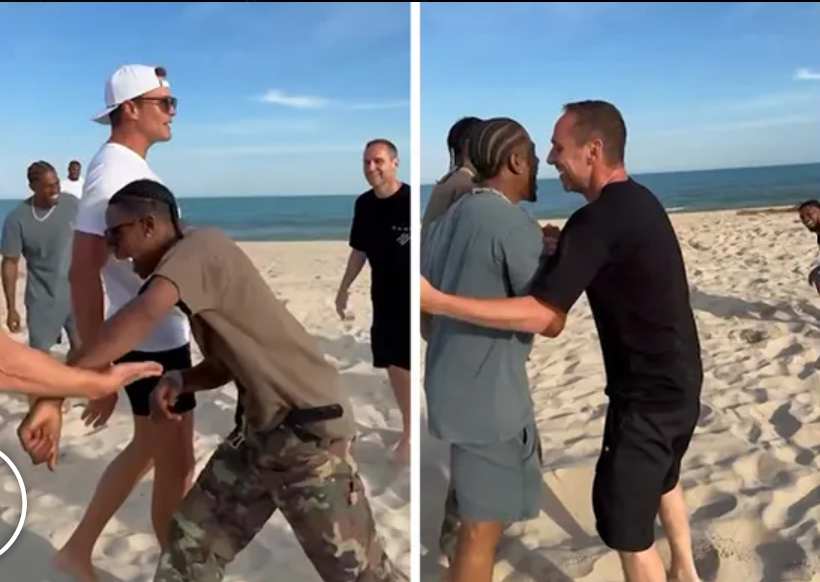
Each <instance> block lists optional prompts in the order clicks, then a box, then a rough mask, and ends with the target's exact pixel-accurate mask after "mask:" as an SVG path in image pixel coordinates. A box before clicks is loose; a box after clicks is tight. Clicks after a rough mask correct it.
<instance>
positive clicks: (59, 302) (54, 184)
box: [0, 161, 79, 352]
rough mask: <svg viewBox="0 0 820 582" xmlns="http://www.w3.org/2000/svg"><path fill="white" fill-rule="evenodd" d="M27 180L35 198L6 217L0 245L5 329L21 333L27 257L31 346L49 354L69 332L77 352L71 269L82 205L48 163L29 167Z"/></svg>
mask: <svg viewBox="0 0 820 582" xmlns="http://www.w3.org/2000/svg"><path fill="white" fill-rule="evenodd" d="M27 178H28V184H29V188H30V189H31V191H32V192H33V195H32V196H30V197H29V198H27V199H26V200H24V201H23V202H21V203H20V204H19V205H17V207H16V208H15V209H14V210H12V211H11V212H10V213H9V214H8V215H7V216H6V219H5V222H4V224H3V236H2V241H0V253H2V255H3V260H2V263H0V265H1V266H0V271H2V279H3V292H4V294H5V297H6V310H7V311H6V326H7V327H8V330H9V331H10V332H11V333H19V332H20V331H22V326H21V317H20V312H19V311H18V309H17V279H18V275H19V271H20V259H21V258H23V259H25V265H26V290H25V295H24V300H23V301H24V306H25V309H26V328H27V330H28V344H29V346H31V347H32V348H34V349H36V350H40V351H42V352H50V350H51V348H52V347H53V346H54V345H55V344H56V343H58V341H59V340H60V337H61V334H62V332H63V330H65V332H66V335H67V337H68V340H69V344H70V347H71V350H75V349H76V348H77V347H78V346H79V337H78V335H77V330H76V327H75V324H74V317H73V315H72V311H71V293H70V290H69V285H68V267H69V263H70V260H71V240H72V236H73V233H74V222H75V220H76V219H77V207H78V204H79V201H78V200H77V198H76V197H75V196H73V195H71V194H65V193H61V191H60V190H61V189H60V179H59V178H58V177H57V172H56V171H55V170H54V167H53V166H52V165H51V164H49V163H48V162H45V161H39V162H34V163H33V164H31V165H30V166H29V167H28V171H27Z"/></svg>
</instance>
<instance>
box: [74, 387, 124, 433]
mask: <svg viewBox="0 0 820 582" xmlns="http://www.w3.org/2000/svg"><path fill="white" fill-rule="evenodd" d="M117 399H118V396H117V394H116V393H114V394H109V395H108V396H103V397H102V398H97V399H96V400H91V401H89V403H88V404H87V405H86V407H85V410H83V414H82V416H81V417H80V418H82V420H83V422H85V425H86V426H93V427H94V428H100V427H101V426H104V425H105V423H107V422H108V419H109V418H111V415H112V414H114V409H115V408H116V407H117Z"/></svg>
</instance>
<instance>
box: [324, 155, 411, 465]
mask: <svg viewBox="0 0 820 582" xmlns="http://www.w3.org/2000/svg"><path fill="white" fill-rule="evenodd" d="M397 167H398V150H397V149H396V146H395V145H393V144H392V143H391V142H389V141H387V140H383V139H377V140H373V141H371V142H369V143H368V144H367V146H366V147H365V151H364V174H365V177H366V178H367V181H368V183H369V184H370V186H371V189H370V190H368V191H367V192H365V193H364V194H362V195H360V196H359V197H358V198H357V199H356V206H355V209H354V213H353V224H352V225H351V228H350V247H351V252H350V257H349V259H348V262H347V269H346V270H345V274H344V277H343V278H342V282H341V284H340V285H339V291H338V293H337V295H336V311H337V312H338V313H339V317H341V318H342V319H345V317H346V314H345V312H346V310H347V302H348V291H349V289H350V286H351V285H352V284H353V282H354V281H355V280H356V278H357V277H358V276H359V273H360V272H361V270H362V268H363V267H364V264H365V262H367V263H369V264H370V279H371V281H370V298H371V302H372V305H373V323H372V326H371V328H370V346H371V351H372V353H373V365H374V366H375V367H376V368H384V369H386V370H387V374H388V377H389V378H390V384H391V385H392V387H393V392H394V393H395V395H396V400H397V401H398V404H399V409H400V410H401V415H402V422H403V425H404V426H403V430H402V436H401V439H400V440H399V443H398V444H397V445H396V454H397V456H398V457H399V458H400V459H401V460H407V459H409V458H410V426H411V420H410V350H411V347H410V187H409V186H408V185H407V184H404V183H402V182H401V181H399V180H398V179H397V178H396V168H397Z"/></svg>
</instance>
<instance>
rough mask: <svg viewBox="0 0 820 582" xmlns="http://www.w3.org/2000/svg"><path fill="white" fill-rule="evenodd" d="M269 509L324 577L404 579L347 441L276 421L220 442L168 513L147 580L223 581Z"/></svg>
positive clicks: (327, 580)
mask: <svg viewBox="0 0 820 582" xmlns="http://www.w3.org/2000/svg"><path fill="white" fill-rule="evenodd" d="M276 510H280V511H282V513H283V514H284V516H285V518H286V519H287V520H288V522H289V523H290V525H291V527H292V528H293V531H294V532H295V534H296V537H297V538H298V540H299V543H300V544H301V546H302V548H303V549H304V551H305V553H306V554H307V556H308V558H309V559H310V561H311V562H312V563H313V565H314V567H315V568H316V570H317V571H318V573H319V575H320V576H321V578H322V580H324V582H354V581H355V582H394V581H399V580H407V578H406V577H405V576H404V575H403V574H401V573H400V572H398V571H396V570H395V569H394V566H393V564H392V563H391V562H390V560H389V558H388V557H387V555H386V554H385V552H384V549H383V548H382V545H381V543H380V541H379V539H378V536H377V533H376V524H375V521H374V519H373V515H372V513H371V510H370V505H369V503H368V500H367V497H366V496H365V491H364V485H363V483H362V481H361V479H360V477H359V475H358V473H357V471H356V466H355V462H354V461H353V458H352V456H351V455H350V453H349V444H348V443H339V445H338V446H330V447H322V446H320V445H319V444H317V443H313V442H308V441H304V440H301V439H300V438H298V437H297V436H296V435H294V434H293V432H291V431H290V429H286V428H279V429H277V430H275V431H273V432H271V433H268V434H265V435H258V434H252V435H249V436H248V437H247V439H246V440H241V439H237V438H232V437H229V438H228V439H227V440H226V441H224V442H223V443H222V444H221V445H220V446H219V447H218V448H217V450H216V452H215V453H214V455H213V456H212V457H211V459H210V461H209V462H208V464H207V465H206V467H205V468H204V469H203V471H202V473H201V474H200V475H199V477H198V478H197V481H196V483H195V484H194V486H193V488H192V489H191V491H190V492H189V493H188V495H187V496H186V497H185V499H184V500H183V501H182V503H181V504H180V506H179V507H178V508H177V511H176V512H175V514H174V517H173V520H172V523H171V532H170V541H169V548H168V550H167V551H166V552H163V554H162V555H161V556H160V559H159V564H158V566H157V571H156V574H155V577H154V582H219V581H221V580H222V579H223V577H224V573H225V567H226V565H227V564H228V563H230V562H231V561H232V560H233V559H234V558H235V556H236V555H237V554H238V553H239V552H240V551H242V550H243V549H244V548H245V547H246V546H247V545H248V544H249V543H250V542H251V540H253V538H254V537H255V536H256V534H257V533H258V532H259V531H260V530H261V529H262V527H263V526H264V525H265V523H267V521H268V520H269V519H270V517H271V516H272V515H273V513H274V512H275V511H276Z"/></svg>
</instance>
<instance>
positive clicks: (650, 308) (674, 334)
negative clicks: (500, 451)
mask: <svg viewBox="0 0 820 582" xmlns="http://www.w3.org/2000/svg"><path fill="white" fill-rule="evenodd" d="M626 136H627V131H626V124H625V122H624V120H623V117H622V115H621V113H620V112H619V111H618V109H617V108H616V107H615V106H614V105H612V104H610V103H607V102H605V101H581V102H576V103H570V104H567V105H566V106H565V107H564V113H563V114H562V115H561V117H559V119H558V121H557V122H556V123H555V128H554V130H553V135H552V140H551V141H552V148H551V150H550V153H549V156H548V157H547V163H548V164H550V165H552V166H554V167H555V169H556V170H557V171H558V175H559V179H560V181H561V184H562V185H563V187H564V190H565V191H568V192H570V191H571V192H578V193H579V194H581V195H583V197H584V198H585V200H586V204H585V205H584V206H583V207H582V208H580V209H579V210H577V211H576V212H575V213H573V215H572V216H571V217H570V218H569V219H568V220H567V222H566V225H565V226H564V228H563V231H562V232H561V235H560V237H559V239H558V246H557V249H556V251H555V253H554V254H553V255H552V256H551V257H550V259H549V261H548V262H547V264H546V265H545V266H544V268H543V269H542V270H540V271H539V273H538V274H537V276H536V277H535V278H534V280H533V281H532V283H531V285H530V290H529V291H528V292H527V293H526V295H525V296H523V297H511V298H507V297H503V298H498V297H495V298H493V297H487V294H482V293H480V292H476V291H475V290H472V289H466V290H462V289H455V290H454V289H452V288H449V289H448V288H445V286H443V285H441V284H440V283H439V282H438V281H434V280H432V279H427V280H426V279H425V278H424V277H422V278H421V289H420V303H421V309H422V310H423V311H426V312H428V313H431V314H433V315H434V316H436V318H442V319H446V320H448V321H449V320H451V319H452V320H458V321H460V322H462V324H463V325H468V322H469V323H470V324H472V325H476V326H482V327H486V328H492V329H494V330H498V333H502V331H506V332H507V333H511V332H514V331H518V332H528V333H540V334H543V335H546V336H549V337H557V336H558V335H559V334H560V333H561V332H562V331H563V329H564V325H565V323H566V319H567V317H568V315H569V312H570V311H571V310H572V308H573V307H574V306H575V305H576V303H577V302H578V300H579V299H580V297H581V295H582V294H586V297H587V300H588V302H589V307H590V310H591V312H592V315H593V318H594V320H595V324H596V328H597V332H598V338H599V341H600V344H601V352H602V355H603V360H604V372H605V379H606V384H605V394H606V396H607V398H608V400H609V405H608V407H607V413H606V420H605V421H604V434H603V439H602V446H601V452H600V455H599V458H598V461H597V463H596V467H595V477H594V481H593V484H592V508H593V512H594V514H595V525H596V529H597V532H598V534H599V535H600V537H601V539H602V541H603V542H604V544H605V545H606V546H607V547H609V548H610V549H613V550H615V551H617V552H618V555H619V557H620V560H621V566H622V568H623V571H624V577H625V579H626V580H627V581H628V582H637V581H638V580H640V581H643V582H663V581H666V580H667V569H666V568H665V565H664V564H663V562H662V561H661V557H660V555H659V553H658V551H657V548H656V547H655V535H656V534H655V522H656V518H658V517H659V518H660V522H661V525H662V526H663V530H664V533H665V534H666V538H667V541H668V542H669V547H670V550H671V551H670V553H671V564H670V566H669V568H668V572H670V574H669V576H668V579H669V580H676V581H677V582H699V580H700V579H699V577H698V572H697V569H696V567H695V561H694V558H693V552H692V539H691V533H690V527H689V518H688V512H687V509H686V503H685V501H684V496H683V488H682V486H681V479H680V475H681V469H682V465H683V460H684V457H685V455H686V452H687V450H688V448H689V445H690V441H691V439H692V436H693V434H694V432H695V429H696V427H697V424H698V418H699V414H700V396H701V389H702V384H703V365H702V361H701V353H700V340H699V338H698V332H697V326H696V323H695V317H694V313H693V311H692V306H691V300H690V294H689V284H688V281H687V275H686V265H685V264H684V260H683V254H682V252H681V248H680V244H679V243H678V240H677V237H676V235H675V230H674V228H673V226H672V223H671V222H670V220H669V217H668V215H667V212H666V210H665V209H664V207H663V205H662V204H661V202H660V201H659V200H658V198H657V197H656V196H655V195H654V194H653V193H652V192H651V191H650V190H649V189H648V188H646V187H645V186H643V185H641V184H640V183H638V182H637V181H635V180H634V179H632V178H631V177H630V176H629V174H628V173H627V171H626V167H625V162H624V159H625V149H626ZM482 295H484V296H483V297H482Z"/></svg>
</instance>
